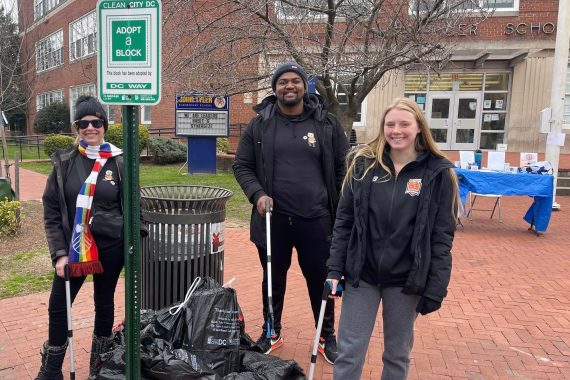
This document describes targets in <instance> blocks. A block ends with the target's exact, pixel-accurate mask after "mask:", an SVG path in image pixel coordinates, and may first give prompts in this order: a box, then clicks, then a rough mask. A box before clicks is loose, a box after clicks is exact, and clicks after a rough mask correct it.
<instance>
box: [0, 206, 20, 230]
mask: <svg viewBox="0 0 570 380" xmlns="http://www.w3.org/2000/svg"><path fill="white" fill-rule="evenodd" d="M20 207H21V204H20V202H18V201H9V200H8V198H4V199H3V200H1V201H0V238H3V237H4V236H12V235H15V234H16V233H17V232H18V230H19V229H20V225H21V221H20Z"/></svg>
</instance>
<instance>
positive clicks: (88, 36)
mask: <svg viewBox="0 0 570 380" xmlns="http://www.w3.org/2000/svg"><path fill="white" fill-rule="evenodd" d="M96 41H97V24H96V19H95V12H91V13H89V14H87V15H85V16H83V17H81V18H80V19H79V20H77V21H75V22H72V23H71V24H69V60H70V61H73V60H76V59H78V58H82V57H85V56H88V55H90V54H93V53H95V52H96V51H97V47H96Z"/></svg>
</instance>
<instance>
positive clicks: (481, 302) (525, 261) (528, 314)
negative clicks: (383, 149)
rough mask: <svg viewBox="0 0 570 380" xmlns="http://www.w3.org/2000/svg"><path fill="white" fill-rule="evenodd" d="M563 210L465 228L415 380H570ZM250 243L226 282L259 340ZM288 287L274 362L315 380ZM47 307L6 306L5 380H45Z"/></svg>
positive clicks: (308, 328) (85, 342)
mask: <svg viewBox="0 0 570 380" xmlns="http://www.w3.org/2000/svg"><path fill="white" fill-rule="evenodd" d="M38 187H39V185H38ZM558 201H559V203H560V204H562V206H563V208H562V211H559V212H554V213H553V215H552V219H551V222H550V226H549V228H548V231H547V232H546V233H545V234H544V235H542V236H540V237H537V236H535V235H533V234H531V233H529V232H528V231H527V228H528V225H527V224H526V223H525V222H524V221H523V220H522V216H523V215H524V212H525V211H526V209H527V208H528V206H529V205H530V204H531V199H530V198H528V197H503V201H502V206H503V218H504V221H503V223H502V224H500V223H499V222H498V221H497V220H496V219H493V220H489V219H488V218H489V216H488V214H487V213H483V212H479V213H476V214H475V218H474V221H473V223H469V222H467V221H465V222H464V223H465V230H464V231H458V232H457V234H456V239H455V244H454V250H453V255H454V263H453V268H454V269H453V275H452V281H451V285H450V289H449V295H448V297H447V299H446V301H445V302H444V306H443V308H442V309H441V310H439V311H438V312H435V313H433V314H430V315H429V316H427V317H423V316H419V317H418V322H417V324H416V336H415V345H414V350H413V353H412V363H411V370H410V376H409V378H410V379H421V380H424V379H438V380H439V379H472V380H480V379H570V275H569V274H568V267H569V264H568V263H569V262H570V238H569V237H568V231H570V212H569V211H568V210H570V197H559V198H558ZM248 235H249V233H248V230H247V229H236V228H228V229H226V235H225V247H226V253H225V255H226V256H225V276H224V279H225V280H226V281H227V280H229V279H230V278H232V277H235V278H236V281H235V282H234V287H235V289H236V290H237V294H238V300H239V302H240V305H241V307H242V309H243V311H244V316H245V321H246V330H247V332H248V333H249V334H250V335H251V336H252V337H253V338H254V339H255V338H257V337H258V336H259V334H260V331H261V326H262V323H263V321H262V317H261V307H260V305H261V294H260V293H261V289H260V282H261V275H262V272H261V269H260V267H259V263H258V259H257V253H256V251H255V248H254V247H253V245H252V244H251V243H250V242H249V240H248ZM288 281H289V282H288V291H287V296H286V301H285V311H284V315H283V325H284V330H283V333H284V336H285V341H286V343H285V345H284V346H283V347H282V348H281V349H279V350H277V351H276V352H275V355H277V356H279V357H281V358H284V359H294V360H296V361H297V362H298V363H299V364H300V365H301V366H302V367H303V368H305V370H306V371H308V368H309V361H310V350H311V344H312V339H313V335H314V326H313V321H312V317H311V313H310V311H309V307H310V306H309V302H308V296H307V292H306V289H305V285H304V279H303V277H302V275H301V271H300V269H299V267H298V265H297V263H296V261H295V262H294V263H293V266H292V268H291V270H290V272H289V280H288ZM124 287H125V284H124V283H123V282H121V283H120V285H119V288H118V291H117V294H116V302H117V308H116V313H115V315H116V321H120V320H121V319H122V318H123V317H124ZM92 294H93V288H92V285H91V284H86V285H85V287H84V289H83V290H82V291H81V292H80V294H79V296H78V298H77V300H76V303H75V305H74V308H73V317H74V336H75V345H76V368H77V378H79V379H85V378H86V377H87V371H88V369H87V367H88V361H89V349H90V334H91V331H92V329H93V302H92ZM48 297H49V293H47V292H44V293H39V294H33V295H29V296H24V297H15V298H8V299H3V300H0V380H5V379H6V380H8V379H9V380H27V379H32V378H33V376H35V374H36V373H37V370H38V368H39V364H40V362H39V351H40V347H41V344H42V342H43V341H44V339H45V338H46V337H47V302H48ZM337 311H338V313H340V305H338V306H337ZM337 318H338V315H337ZM382 337H383V334H382V323H381V318H378V320H377V324H376V328H375V331H374V333H373V335H372V337H371V341H370V347H369V353H368V356H367V359H366V365H365V368H364V372H363V375H362V379H365V380H369V379H370V380H372V379H374V380H376V379H379V376H380V373H381V370H382V362H381V352H382ZM64 368H65V370H66V371H67V369H68V368H69V367H68V364H67V360H66V363H65V364H64ZM67 376H68V374H66V378H68V377H67ZM331 378H332V366H330V365H329V364H327V363H325V362H324V360H322V358H321V357H319V359H318V361H317V369H316V379H331Z"/></svg>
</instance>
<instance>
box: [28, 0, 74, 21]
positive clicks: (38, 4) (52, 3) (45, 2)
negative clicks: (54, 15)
mask: <svg viewBox="0 0 570 380" xmlns="http://www.w3.org/2000/svg"><path fill="white" fill-rule="evenodd" d="M65 1H66V0H34V21H36V20H39V19H41V18H42V17H44V16H46V15H48V14H49V13H50V12H51V11H52V10H54V9H55V8H57V7H58V6H60V5H61V4H62V3H64V2H65ZM38 9H39V10H38Z"/></svg>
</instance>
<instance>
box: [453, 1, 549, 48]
mask: <svg viewBox="0 0 570 380" xmlns="http://www.w3.org/2000/svg"><path fill="white" fill-rule="evenodd" d="M503 15H505V16H503ZM557 17H558V1H556V0H520V5H519V11H518V15H517V12H496V13H495V14H494V15H493V16H491V17H489V18H488V19H487V20H485V21H484V22H482V23H481V24H479V25H477V26H476V27H474V26H472V25H470V24H465V25H464V26H463V27H462V28H461V29H462V33H461V34H463V35H462V36H460V37H459V40H460V41H462V40H463V41H481V40H483V41H486V40H492V41H497V40H503V41H521V40H522V41H529V40H555V38H556V30H555V29H556V23H557Z"/></svg>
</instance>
